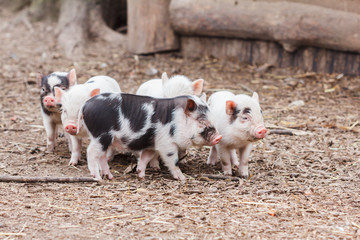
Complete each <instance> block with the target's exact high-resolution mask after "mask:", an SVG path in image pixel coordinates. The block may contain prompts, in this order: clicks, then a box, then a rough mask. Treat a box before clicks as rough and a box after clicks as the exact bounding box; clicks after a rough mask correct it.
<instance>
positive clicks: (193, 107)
mask: <svg viewBox="0 0 360 240" xmlns="http://www.w3.org/2000/svg"><path fill="white" fill-rule="evenodd" d="M196 108H197V106H196V103H195V101H194V100H192V99H188V100H187V102H186V108H185V114H186V115H189V114H190V113H191V112H193V111H195V110H196Z"/></svg>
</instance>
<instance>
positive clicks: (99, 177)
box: [91, 174, 103, 181]
mask: <svg viewBox="0 0 360 240" xmlns="http://www.w3.org/2000/svg"><path fill="white" fill-rule="evenodd" d="M91 176H92V177H93V178H94V179H95V180H96V181H103V180H102V178H101V176H100V174H91Z"/></svg>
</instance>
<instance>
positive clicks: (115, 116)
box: [79, 93, 222, 180]
mask: <svg viewBox="0 0 360 240" xmlns="http://www.w3.org/2000/svg"><path fill="white" fill-rule="evenodd" d="M210 114H211V112H210V111H209V108H208V106H207V104H206V103H205V102H204V101H203V100H201V99H200V98H198V97H195V96H181V97H176V98H165V99H157V98H152V97H147V96H138V95H132V94H124V93H121V94H115V93H104V94H100V95H97V96H95V97H93V98H91V99H89V100H88V101H87V102H86V103H85V104H84V105H83V107H82V110H81V112H80V114H79V117H80V118H82V124H83V126H84V127H85V129H87V131H88V134H89V136H90V144H89V146H88V148H87V161H88V167H89V170H90V173H91V174H92V175H93V176H94V177H95V178H96V179H101V175H103V176H107V177H108V178H109V179H111V178H112V177H113V176H112V174H111V173H110V170H109V166H108V163H107V162H108V160H109V157H110V156H112V151H113V150H117V151H142V152H141V153H140V157H139V159H138V167H137V172H138V176H139V177H141V178H143V177H144V176H145V169H146V165H147V164H148V163H149V161H150V160H151V159H152V158H153V157H154V155H155V154H157V152H158V153H159V154H160V157H161V159H162V160H163V161H164V164H165V165H166V166H167V167H168V168H169V170H170V172H171V174H172V176H173V177H174V178H175V179H179V180H184V179H185V176H184V175H183V174H182V172H181V170H180V168H179V167H178V166H177V163H178V161H179V159H178V151H179V150H183V149H186V148H188V147H190V146H192V145H195V146H203V145H209V146H213V145H215V144H217V143H218V142H219V141H220V139H221V138H222V136H221V135H219V133H218V132H217V131H216V129H215V128H214V125H213V124H212V123H211V122H210V121H209V119H210Z"/></svg>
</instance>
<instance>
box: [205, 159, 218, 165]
mask: <svg viewBox="0 0 360 240" xmlns="http://www.w3.org/2000/svg"><path fill="white" fill-rule="evenodd" d="M215 163H216V161H214V160H213V159H211V158H208V159H207V161H206V164H207V165H212V166H214V165H215Z"/></svg>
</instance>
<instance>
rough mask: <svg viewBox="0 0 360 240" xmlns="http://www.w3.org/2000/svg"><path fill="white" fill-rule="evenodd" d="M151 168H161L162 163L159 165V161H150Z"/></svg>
mask: <svg viewBox="0 0 360 240" xmlns="http://www.w3.org/2000/svg"><path fill="white" fill-rule="evenodd" d="M150 168H152V169H154V170H160V165H159V161H156V162H152V161H151V162H150Z"/></svg>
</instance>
